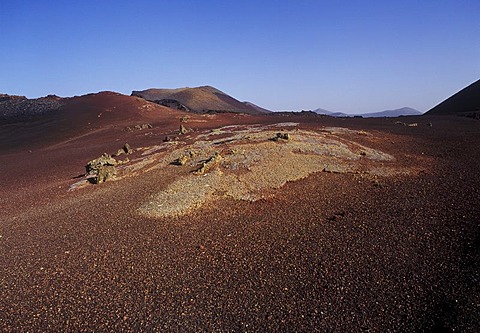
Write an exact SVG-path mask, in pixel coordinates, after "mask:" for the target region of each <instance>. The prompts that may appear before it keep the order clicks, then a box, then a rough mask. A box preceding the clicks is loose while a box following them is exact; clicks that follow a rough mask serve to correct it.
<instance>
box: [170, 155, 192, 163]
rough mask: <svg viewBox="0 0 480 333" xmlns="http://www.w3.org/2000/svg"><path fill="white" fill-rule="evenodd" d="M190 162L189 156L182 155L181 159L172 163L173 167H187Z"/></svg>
mask: <svg viewBox="0 0 480 333" xmlns="http://www.w3.org/2000/svg"><path fill="white" fill-rule="evenodd" d="M187 162H188V156H187V155H182V156H180V157H179V158H177V159H176V160H175V161H173V162H172V164H173V165H185V164H187Z"/></svg>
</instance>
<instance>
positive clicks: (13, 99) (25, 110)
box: [0, 94, 64, 122]
mask: <svg viewBox="0 0 480 333" xmlns="http://www.w3.org/2000/svg"><path fill="white" fill-rule="evenodd" d="M63 104H64V103H63V102H62V99H61V98H60V97H58V96H55V95H48V96H46V97H41V98H35V99H28V98H26V97H25V96H15V95H7V94H0V121H2V122H17V121H25V120H29V119H32V118H34V117H36V116H40V115H43V114H46V113H48V112H51V111H55V110H58V109H59V108H60V107H61V106H62V105H63Z"/></svg>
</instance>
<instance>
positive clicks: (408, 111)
mask: <svg viewBox="0 0 480 333" xmlns="http://www.w3.org/2000/svg"><path fill="white" fill-rule="evenodd" d="M314 112H315V113H318V114H325V115H327V116H331V117H355V116H357V117H358V116H361V117H364V118H374V117H378V118H380V117H400V116H419V115H421V114H422V112H420V111H418V110H415V109H412V108H409V107H403V108H400V109H394V110H384V111H380V112H371V113H360V114H347V113H343V112H331V111H328V110H325V109H315V110H314Z"/></svg>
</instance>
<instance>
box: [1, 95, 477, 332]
mask: <svg viewBox="0 0 480 333" xmlns="http://www.w3.org/2000/svg"><path fill="white" fill-rule="evenodd" d="M22 100H23V99H22ZM60 102H61V106H60V107H59V108H58V109H56V111H55V112H46V113H42V115H40V116H39V117H35V118H34V119H28V120H25V121H21V122H15V123H9V122H2V123H0V148H1V151H2V153H1V154H0V175H1V176H0V177H1V178H0V181H1V184H2V195H1V196H0V206H1V208H2V213H1V222H0V251H1V252H2V253H3V255H2V256H1V257H0V330H1V331H2V332H18V331H23V332H38V331H41V332H59V331H73V332H91V331H96V332H97V331H120V332H121V331H136V332H164V331H188V332H190V331H219V332H238V331H251V332H264V331H280V332H290V331H292V332H293V331H295V332H299V331H300V332H312V331H320V332H324V331H335V332H345V331H353V332H356V331H363V330H365V331H371V332H419V331H420V332H438V331H461V332H477V331H479V330H480V326H479V322H480V320H479V319H480V318H479V313H480V311H479V310H480V309H479V307H480V287H479V286H480V281H479V276H480V275H479V271H480V270H479V268H480V267H479V259H480V233H479V225H478V216H480V208H479V206H478V198H479V197H480V175H479V174H478V172H475V170H476V168H477V166H478V163H479V162H478V161H480V151H479V150H478V146H479V145H480V122H479V121H477V120H475V119H471V118H465V117H457V116H448V115H447V116H438V115H435V114H432V115H426V116H418V117H402V118H398V119H395V118H392V119H390V118H370V119H361V118H333V117H327V116H320V115H317V116H312V115H311V114H310V113H308V112H306V113H282V114H273V115H261V114H244V113H242V114H238V113H216V114H206V113H192V112H186V111H185V110H178V108H176V107H173V108H170V107H166V106H163V105H159V104H157V103H153V102H149V101H147V100H145V99H144V98H140V97H138V96H125V95H121V94H117V93H114V92H102V93H98V94H90V95H85V96H79V97H74V98H68V99H62V100H61V101H60ZM181 103H182V104H183V105H186V106H188V107H189V108H191V107H192V106H191V105H189V104H188V103H183V102H181ZM193 109H195V108H194V107H193Z"/></svg>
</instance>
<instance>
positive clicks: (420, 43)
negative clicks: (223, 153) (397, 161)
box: [0, 0, 480, 113]
mask: <svg viewBox="0 0 480 333" xmlns="http://www.w3.org/2000/svg"><path fill="white" fill-rule="evenodd" d="M478 13H480V3H479V2H478V1H442V2H436V1H424V2H421V3H419V2H414V1H402V2H382V1H372V2H369V3H368V4H365V3H364V2H360V1H351V2H349V3H348V4H338V3H331V2H327V1H262V2H258V1H242V2H235V1H214V0H207V1H201V2H192V1H176V2H170V1H137V2H134V3H131V2H127V1H102V2H101V3H98V2H94V1H82V2H81V3H65V2H61V1H47V2H36V1H2V2H1V3H0V33H1V35H2V43H1V46H0V70H1V72H2V75H1V77H0V93H7V94H17V95H26V96H28V97H31V98H33V97H40V96H45V95H48V94H57V95H60V96H73V95H81V94H85V93H90V92H96V91H101V90H112V91H117V92H120V93H124V94H130V93H131V91H132V90H142V89H147V88H153V87H155V88H176V87H185V86H190V87H194V86H202V85H211V86H214V87H216V88H218V89H220V90H222V91H224V92H226V93H228V94H229V95H231V96H234V97H235V98H238V99H240V100H248V101H250V102H253V103H255V104H257V105H259V106H262V107H265V108H268V109H271V110H301V109H305V110H309V109H317V108H324V109H328V110H331V111H340V112H346V113H364V112H375V111H380V110H385V109H395V108H400V107H403V106H409V107H412V108H415V109H418V110H420V111H427V110H428V109H430V108H431V107H433V106H435V105H436V104H438V103H439V102H441V101H443V100H444V99H445V98H447V97H449V96H451V95H452V94H453V93H455V92H457V91H459V90H461V89H462V88H464V87H465V86H467V85H469V84H470V83H472V82H474V81H476V80H477V79H478V78H479V77H480V40H479V39H478V33H479V32H480V23H479V21H478V19H477V17H478Z"/></svg>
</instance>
